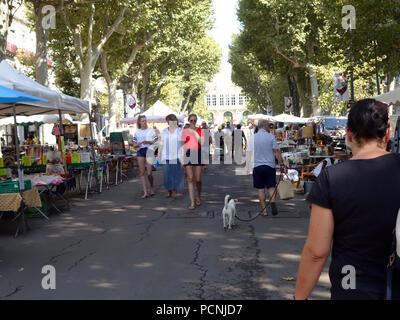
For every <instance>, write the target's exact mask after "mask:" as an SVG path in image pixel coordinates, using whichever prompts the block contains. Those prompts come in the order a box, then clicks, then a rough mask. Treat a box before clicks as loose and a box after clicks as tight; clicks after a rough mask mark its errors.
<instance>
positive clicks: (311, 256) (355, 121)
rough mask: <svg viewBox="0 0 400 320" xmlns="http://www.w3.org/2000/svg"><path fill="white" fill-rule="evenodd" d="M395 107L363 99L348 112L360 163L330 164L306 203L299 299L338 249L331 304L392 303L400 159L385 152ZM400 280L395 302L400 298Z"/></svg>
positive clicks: (332, 268)
mask: <svg viewBox="0 0 400 320" xmlns="http://www.w3.org/2000/svg"><path fill="white" fill-rule="evenodd" d="M388 118H389V117H388V106H387V105H386V104H384V103H382V102H378V101H376V100H374V99H365V100H360V101H358V102H357V103H355V104H354V106H353V107H352V108H351V110H350V113H349V119H348V125H347V126H348V127H347V128H346V131H347V137H346V139H347V140H348V142H349V143H350V144H351V146H352V151H353V158H352V159H351V160H348V161H345V162H343V163H341V164H338V165H335V166H331V167H327V168H326V169H325V170H323V171H322V172H321V174H320V175H319V176H318V179H317V181H316V183H315V185H314V186H313V188H312V190H311V192H310V194H309V196H308V198H307V200H308V201H309V202H311V204H312V209H311V218H310V227H309V234H308V238H307V241H306V244H305V246H304V249H303V253H302V257H301V261H300V266H299V271H298V278H297V284H296V290H295V294H294V297H295V299H307V298H308V297H309V295H310V294H311V292H312V290H313V288H314V286H315V285H316V283H317V281H318V278H319V276H320V274H321V272H322V269H323V267H324V264H325V262H326V260H327V259H328V257H329V255H330V252H331V247H332V257H331V264H330V267H329V278H330V281H331V299H339V300H347V299H356V300H369V299H385V290H386V266H387V263H388V257H389V254H390V249H391V244H392V239H393V235H392V231H393V229H394V227H395V224H396V218H397V212H398V211H399V208H400V196H399V190H400V155H399V154H391V153H388V152H387V151H386V146H387V143H388V141H389V139H390V130H391V129H390V124H389V121H388ZM399 291H400V277H399V276H398V275H397V274H395V275H394V278H393V298H394V299H400V295H399Z"/></svg>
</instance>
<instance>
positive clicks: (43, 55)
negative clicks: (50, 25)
mask: <svg viewBox="0 0 400 320" xmlns="http://www.w3.org/2000/svg"><path fill="white" fill-rule="evenodd" d="M33 6H34V11H35V29H36V56H35V72H36V81H37V82H39V83H40V84H42V85H44V86H48V85H49V81H48V69H47V41H48V40H49V31H48V30H44V29H43V26H42V20H43V14H42V10H41V8H42V7H41V1H34V2H33Z"/></svg>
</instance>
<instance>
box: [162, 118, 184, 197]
mask: <svg viewBox="0 0 400 320" xmlns="http://www.w3.org/2000/svg"><path fill="white" fill-rule="evenodd" d="M165 120H166V122H167V123H168V128H165V129H164V130H163V131H162V135H161V143H160V147H159V153H160V158H161V159H160V162H161V163H162V164H163V167H162V168H163V177H164V187H165V189H167V194H166V195H165V197H166V198H169V197H171V195H172V196H173V197H174V198H175V197H176V196H177V195H178V191H180V190H183V169H182V167H181V162H180V161H179V158H180V150H181V146H182V131H183V129H181V128H179V127H178V118H177V117H176V115H174V114H169V115H168V116H167V117H166V118H165Z"/></svg>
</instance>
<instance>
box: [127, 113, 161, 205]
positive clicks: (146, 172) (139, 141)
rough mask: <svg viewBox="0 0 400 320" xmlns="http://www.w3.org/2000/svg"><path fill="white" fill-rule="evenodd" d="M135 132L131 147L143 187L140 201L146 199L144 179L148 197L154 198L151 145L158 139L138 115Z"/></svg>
mask: <svg viewBox="0 0 400 320" xmlns="http://www.w3.org/2000/svg"><path fill="white" fill-rule="evenodd" d="M136 126H137V130H136V132H135V135H134V137H133V146H134V147H135V148H136V149H137V159H138V165H139V172H140V180H141V182H142V187H143V196H142V197H141V198H142V199H145V198H147V197H148V193H147V186H146V177H147V179H148V180H149V183H150V196H154V195H155V193H154V179H153V175H152V166H153V161H154V149H153V145H154V144H155V143H156V142H157V141H158V137H157V135H156V133H155V132H154V130H153V129H152V128H149V127H148V126H147V119H146V116H144V115H140V116H139V117H138V119H137V122H136Z"/></svg>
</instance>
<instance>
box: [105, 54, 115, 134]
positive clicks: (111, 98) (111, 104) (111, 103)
mask: <svg viewBox="0 0 400 320" xmlns="http://www.w3.org/2000/svg"><path fill="white" fill-rule="evenodd" d="M101 68H102V71H103V76H104V79H105V80H106V83H107V89H108V119H109V120H108V132H113V131H115V130H116V128H117V118H116V115H117V102H118V99H117V86H118V80H117V79H113V78H112V75H111V74H110V72H109V71H108V67H107V53H105V52H102V54H101Z"/></svg>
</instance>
